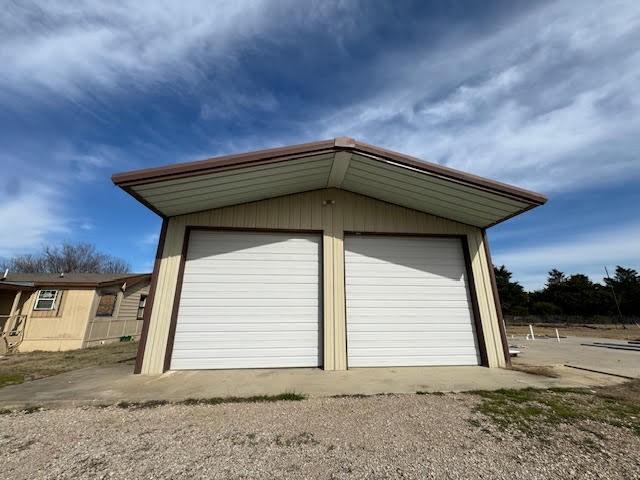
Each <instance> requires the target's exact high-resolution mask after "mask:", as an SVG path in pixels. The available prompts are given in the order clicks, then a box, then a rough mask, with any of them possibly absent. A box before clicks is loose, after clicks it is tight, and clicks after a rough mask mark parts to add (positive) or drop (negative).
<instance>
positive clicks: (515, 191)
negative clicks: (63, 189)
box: [111, 137, 547, 217]
mask: <svg viewBox="0 0 640 480" xmlns="http://www.w3.org/2000/svg"><path fill="white" fill-rule="evenodd" d="M339 150H348V151H352V152H354V153H363V154H367V155H372V156H375V157H380V158H383V159H386V160H390V161H393V162H396V163H399V164H401V165H404V166H408V167H411V168H415V169H416V170H419V171H422V172H425V173H429V174H432V175H438V176H441V177H444V178H447V179H451V180H454V181H457V182H460V183H464V184H467V185H471V186H475V187H479V188H482V189H483V190H487V191H490V192H492V193H496V194H499V195H503V196H507V197H509V198H514V199H516V200H519V201H524V202H527V203H533V204H535V205H536V206H537V205H542V204H544V203H546V201H547V198H546V197H545V196H544V195H540V194H539V193H536V192H532V191H529V190H525V189H522V188H518V187H514V186H512V185H508V184H505V183H502V182H497V181H495V180H489V179H487V178H483V177H479V176H477V175H472V174H470V173H465V172H461V171H459V170H455V169H452V168H449V167H444V166H442V165H439V164H437V163H432V162H427V161H425V160H421V159H419V158H415V157H411V156H409V155H404V154H401V153H398V152H394V151H392V150H386V149H384V148H380V147H376V146H374V145H370V144H367V143H363V142H359V141H357V140H353V139H352V138H349V137H337V138H334V139H333V140H323V141H319V142H312V143H304V144H300V145H293V146H288V147H281V148H271V149H267V150H258V151H255V152H248V153H242V154H236V155H225V156H223V157H215V158H210V159H208V160H200V161H196V162H189V163H181V164H175V165H168V166H165V167H155V168H148V169H144V170H136V171H133V172H125V173H119V174H115V175H113V176H112V177H111V179H112V181H113V183H115V184H116V185H118V186H120V187H121V188H123V189H124V190H125V191H127V193H129V194H131V195H132V196H133V197H135V198H136V199H137V200H138V201H140V202H141V203H143V204H144V205H145V206H147V207H148V208H149V209H151V210H152V211H154V212H155V213H157V214H158V215H160V216H162V217H164V215H163V214H162V212H160V211H159V210H158V209H156V208H155V207H154V206H152V205H150V204H149V203H148V202H147V201H145V200H144V199H143V198H142V197H141V196H140V195H138V194H137V193H136V192H135V191H133V190H132V189H131V188H130V187H131V186H133V185H139V184H145V183H151V182H154V181H160V180H163V179H169V178H183V177H188V176H193V175H201V174H205V173H211V172H219V171H224V170H232V169H236V168H242V167H246V166H251V165H256V164H267V163H276V162H283V161H287V160H293V159H295V158H299V157H300V156H303V155H304V156H306V155H313V154H320V153H329V152H335V151H339ZM518 213H519V212H518Z"/></svg>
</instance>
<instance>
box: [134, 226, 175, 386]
mask: <svg viewBox="0 0 640 480" xmlns="http://www.w3.org/2000/svg"><path fill="white" fill-rule="evenodd" d="M168 226H169V220H168V219H166V218H164V219H163V220H162V227H161V228H160V238H159V239H158V249H157V250H156V259H155V262H154V264H153V273H152V274H151V285H150V286H149V295H148V296H147V306H146V308H145V309H144V314H143V317H142V332H140V343H139V344H138V354H137V355H136V364H135V367H134V368H133V373H134V374H138V373H141V372H142V362H143V361H144V352H145V349H146V347H147V336H148V335H149V322H150V320H151V311H152V310H153V303H154V301H155V296H156V286H157V284H158V276H159V273H160V261H161V260H162V254H163V251H164V241H165V238H166V237H167V228H168Z"/></svg>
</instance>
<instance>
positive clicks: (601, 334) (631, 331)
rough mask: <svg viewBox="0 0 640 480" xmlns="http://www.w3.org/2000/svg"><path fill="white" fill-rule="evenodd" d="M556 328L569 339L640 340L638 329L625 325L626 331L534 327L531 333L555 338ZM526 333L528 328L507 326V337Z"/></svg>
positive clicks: (614, 327)
mask: <svg viewBox="0 0 640 480" xmlns="http://www.w3.org/2000/svg"><path fill="white" fill-rule="evenodd" d="M556 328H557V329H558V332H559V333H560V335H562V336H569V337H598V338H611V339H615V340H636V339H640V328H638V327H637V326H635V325H627V328H626V329H625V328H622V326H621V325H586V326H585V325H553V326H542V325H534V327H533V332H534V334H535V335H536V336H538V335H539V336H544V335H548V336H550V337H554V338H555V336H556ZM528 333H529V326H527V325H507V336H510V335H518V336H524V335H527V334H528Z"/></svg>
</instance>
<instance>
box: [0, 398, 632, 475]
mask: <svg viewBox="0 0 640 480" xmlns="http://www.w3.org/2000/svg"><path fill="white" fill-rule="evenodd" d="M477 402H479V399H478V397H475V396H472V395H464V394H457V395H456V394H447V395H442V396H439V395H398V396H392V395H390V396H376V397H367V398H328V399H311V400H304V401H300V402H275V403H253V404H224V405H214V406H211V405H209V406H207V405H197V406H184V405H180V406H178V405H166V406H160V407H157V408H141V409H122V408H119V407H109V408H103V409H100V408H66V409H60V410H51V411H40V412H36V413H31V414H8V415H2V416H0V449H1V451H2V452H3V459H2V470H1V471H0V477H2V478H7V479H9V478H10V479H15V480H17V479H36V478H38V479H39V478H47V479H54V478H55V479H67V478H68V479H76V478H126V479H137V478H140V479H151V478H190V479H196V478H224V479H233V478H470V479H471V478H473V479H478V478H491V479H494V478H505V479H507V478H508V479H513V478H521V479H529V478H545V479H546V478H558V479H566V478H612V479H613V478H615V479H621V478H640V437H638V436H635V435H634V434H633V433H631V432H630V431H628V430H625V429H621V428H617V427H612V426H608V425H601V424H595V423H594V424H585V425H581V428H576V427H575V426H569V425H560V426H559V427H558V428H557V429H556V430H555V431H554V432H553V434H552V436H551V437H549V438H540V437H530V438H528V437H525V436H523V435H522V434H518V433H516V432H512V433H508V432H502V431H499V430H498V429H497V428H495V427H494V426H493V425H492V424H491V423H490V422H489V421H488V420H487V419H485V418H484V417H482V416H480V414H478V413H473V407H474V406H475V405H476V404H477Z"/></svg>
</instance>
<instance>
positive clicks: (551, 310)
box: [493, 265, 640, 323]
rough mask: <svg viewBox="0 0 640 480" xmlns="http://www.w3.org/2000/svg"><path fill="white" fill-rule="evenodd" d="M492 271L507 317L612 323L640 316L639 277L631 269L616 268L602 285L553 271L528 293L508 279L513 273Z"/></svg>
mask: <svg viewBox="0 0 640 480" xmlns="http://www.w3.org/2000/svg"><path fill="white" fill-rule="evenodd" d="M493 269H494V272H495V275H496V284H497V287H498V294H499V296H500V303H501V305H502V312H503V314H504V315H505V316H507V317H527V316H537V317H548V318H549V317H555V318H558V317H582V318H585V319H589V318H591V319H593V318H596V317H600V319H601V320H602V319H605V318H608V319H610V321H611V322H612V323H616V322H617V321H618V319H619V318H620V317H621V316H622V317H625V318H638V317H640V275H639V274H638V272H637V271H636V270H634V269H632V268H625V267H622V266H620V265H618V266H617V267H616V270H615V272H614V274H613V276H612V277H611V278H605V279H604V284H601V283H597V282H593V281H592V280H591V279H590V278H589V277H588V276H587V275H584V274H582V273H576V274H573V275H566V274H565V273H564V272H561V271H559V270H557V269H555V268H554V269H552V270H551V271H550V272H549V273H548V276H547V281H546V282H545V285H544V287H543V288H542V289H540V290H535V291H532V292H527V291H526V290H525V289H524V287H523V286H522V285H520V283H518V282H517V281H514V280H512V277H513V274H512V273H511V272H510V271H509V270H507V268H506V267H505V266H504V265H502V266H500V267H496V266H494V267H493ZM616 302H617V305H616Z"/></svg>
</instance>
